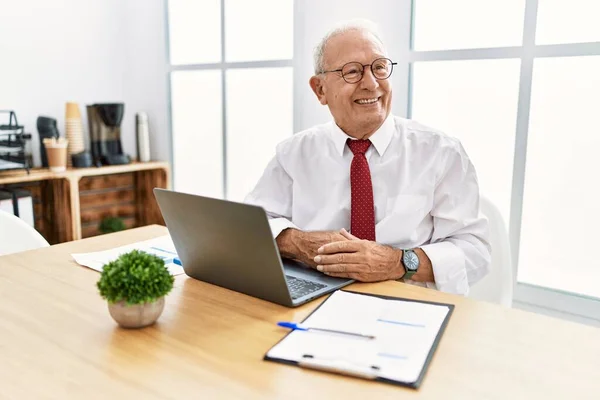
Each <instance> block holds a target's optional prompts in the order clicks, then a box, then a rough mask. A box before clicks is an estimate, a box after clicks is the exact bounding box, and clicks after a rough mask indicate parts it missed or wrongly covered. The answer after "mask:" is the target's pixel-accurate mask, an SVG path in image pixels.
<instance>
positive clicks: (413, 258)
mask: <svg viewBox="0 0 600 400" xmlns="http://www.w3.org/2000/svg"><path fill="white" fill-rule="evenodd" d="M402 265H404V270H405V271H406V273H405V274H404V275H403V276H402V279H410V278H412V276H413V275H414V274H416V273H417V270H418V269H419V257H418V256H417V253H415V251H414V249H406V250H402Z"/></svg>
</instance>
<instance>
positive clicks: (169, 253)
mask: <svg viewBox="0 0 600 400" xmlns="http://www.w3.org/2000/svg"><path fill="white" fill-rule="evenodd" d="M132 250H142V251H145V252H147V253H150V254H154V255H156V256H158V257H160V258H162V259H163V260H164V262H165V266H166V267H167V269H168V270H169V272H170V273H171V275H180V274H183V272H184V271H183V268H182V267H181V266H180V265H177V264H175V263H173V259H174V258H175V257H177V250H175V245H174V244H173V241H172V240H171V237H170V236H169V235H165V236H161V237H157V238H154V239H150V240H146V241H143V242H137V243H133V244H128V245H126V246H121V247H117V248H114V249H109V250H104V251H96V252H94V253H76V254H71V256H72V257H73V259H75V262H77V264H79V265H83V266H84V267H88V268H91V269H94V270H96V271H102V266H103V265H105V264H107V263H109V262H111V261H114V260H116V259H117V258H119V256H120V255H121V254H125V253H128V252H130V251H132Z"/></svg>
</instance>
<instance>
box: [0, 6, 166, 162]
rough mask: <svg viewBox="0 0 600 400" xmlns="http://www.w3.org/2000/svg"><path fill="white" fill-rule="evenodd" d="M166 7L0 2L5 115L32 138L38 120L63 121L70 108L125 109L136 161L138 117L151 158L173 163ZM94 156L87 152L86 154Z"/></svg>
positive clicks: (0, 94) (127, 146)
mask: <svg viewBox="0 0 600 400" xmlns="http://www.w3.org/2000/svg"><path fill="white" fill-rule="evenodd" d="M165 19H166V18H165V5H164V1H163V0H94V1H87V0H85V1H83V0H19V1H14V0H0V109H12V110H15V111H16V113H17V117H18V118H19V123H20V124H22V125H25V129H26V131H27V132H30V133H31V134H32V135H33V137H34V141H33V154H34V157H35V162H36V163H39V144H38V142H39V141H38V134H37V129H36V119H37V117H38V116H40V115H44V116H49V117H53V118H56V119H57V120H58V126H59V130H60V133H61V135H64V134H65V132H64V118H65V103H66V102H67V101H74V102H77V103H79V106H80V107H79V108H80V111H81V113H82V116H83V118H84V132H85V138H86V141H87V140H88V128H87V115H86V110H85V105H86V104H92V103H100V102H124V103H125V117H124V119H123V123H122V136H121V138H122V141H123V146H124V151H125V152H126V153H128V154H131V155H133V156H135V155H136V146H135V113H136V112H138V111H146V112H147V113H148V115H149V119H150V129H151V131H152V132H151V147H152V157H153V158H154V159H161V160H168V159H169V158H170V140H169V137H168V132H169V129H168V128H169V125H168V96H167V88H168V86H167V54H166V40H165V23H166V21H165ZM87 148H88V149H89V146H88V147H87Z"/></svg>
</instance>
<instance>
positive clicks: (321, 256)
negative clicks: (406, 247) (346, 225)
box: [314, 229, 404, 282]
mask: <svg viewBox="0 0 600 400" xmlns="http://www.w3.org/2000/svg"><path fill="white" fill-rule="evenodd" d="M340 233H341V234H342V236H344V238H345V239H347V240H344V241H339V242H333V243H329V244H325V245H323V246H321V247H320V248H319V249H318V250H317V252H318V255H317V256H316V257H315V258H314V262H315V263H316V264H317V270H319V271H321V272H323V273H324V274H326V275H329V276H334V277H339V278H350V279H354V280H357V281H361V282H378V281H385V280H389V279H399V278H401V277H402V276H403V275H404V267H403V266H402V264H401V262H400V258H401V257H402V250H399V249H395V248H393V247H389V246H384V245H381V244H379V243H376V242H372V241H369V240H361V239H358V238H357V237H355V236H353V235H351V234H350V233H348V232H347V231H346V230H345V229H342V230H341V231H340Z"/></svg>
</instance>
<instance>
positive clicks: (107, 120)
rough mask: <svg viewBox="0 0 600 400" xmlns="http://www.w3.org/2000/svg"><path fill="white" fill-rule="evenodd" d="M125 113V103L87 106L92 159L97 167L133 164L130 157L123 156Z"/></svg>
mask: <svg viewBox="0 0 600 400" xmlns="http://www.w3.org/2000/svg"><path fill="white" fill-rule="evenodd" d="M124 113H125V104H123V103H102V104H92V105H89V106H87V115H88V125H89V127H90V144H91V148H92V158H93V161H94V165H96V166H97V167H100V166H102V165H117V164H129V163H130V162H131V159H130V157H129V156H128V155H127V154H123V147H122V145H121V121H122V120H123V114H124Z"/></svg>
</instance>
